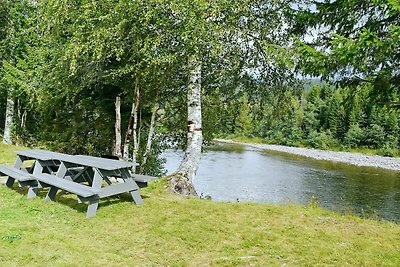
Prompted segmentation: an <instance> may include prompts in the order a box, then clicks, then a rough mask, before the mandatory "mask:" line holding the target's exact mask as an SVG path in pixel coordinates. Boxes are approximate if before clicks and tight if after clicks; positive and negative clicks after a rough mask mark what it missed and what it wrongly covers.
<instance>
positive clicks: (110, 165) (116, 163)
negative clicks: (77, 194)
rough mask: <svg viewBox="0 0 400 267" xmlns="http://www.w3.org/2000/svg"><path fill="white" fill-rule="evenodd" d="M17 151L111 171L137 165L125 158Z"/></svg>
mask: <svg viewBox="0 0 400 267" xmlns="http://www.w3.org/2000/svg"><path fill="white" fill-rule="evenodd" d="M15 153H16V154H17V155H19V156H24V157H28V158H32V159H38V160H58V161H62V162H66V163H72V164H76V165H81V166H86V167H94V168H98V169H102V170H109V171H111V170H117V169H125V168H132V167H133V166H135V164H134V163H132V162H128V161H124V160H114V159H106V158H99V157H93V156H84V155H69V154H64V153H58V152H52V151H47V150H41V149H32V150H21V151H16V152H15Z"/></svg>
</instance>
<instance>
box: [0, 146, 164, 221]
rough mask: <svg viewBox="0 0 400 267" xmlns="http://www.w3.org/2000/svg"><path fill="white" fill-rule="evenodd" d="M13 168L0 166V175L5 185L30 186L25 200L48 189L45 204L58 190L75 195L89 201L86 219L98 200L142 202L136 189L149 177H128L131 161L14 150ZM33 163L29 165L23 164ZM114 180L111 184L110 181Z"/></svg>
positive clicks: (148, 179) (94, 210)
mask: <svg viewBox="0 0 400 267" xmlns="http://www.w3.org/2000/svg"><path fill="white" fill-rule="evenodd" d="M16 154H17V159H16V161H15V164H14V166H0V175H1V174H3V175H5V176H8V179H7V182H6V186H7V187H12V186H13V184H14V182H15V181H16V180H17V181H18V182H19V184H20V185H21V186H29V189H28V198H33V197H35V196H36V195H37V193H38V191H39V190H41V189H42V188H46V187H50V189H49V191H48V193H47V195H46V198H45V201H50V200H55V196H56V193H57V191H58V190H64V191H67V192H69V193H72V194H75V195H77V197H78V201H79V202H80V203H82V202H89V205H88V208H87V213H86V215H87V217H92V216H95V215H96V211H97V207H98V204H99V200H100V199H101V198H105V197H110V196H114V195H118V194H121V193H125V192H127V193H130V195H131V196H132V198H133V201H134V202H135V203H136V204H137V205H142V204H143V200H142V197H141V196H140V194H139V188H140V187H144V186H146V185H147V183H148V182H149V181H151V180H154V179H156V178H155V177H152V176H147V175H137V174H131V172H130V171H131V169H132V167H134V166H135V164H134V163H132V162H127V161H122V160H114V159H106V158H99V157H92V156H84V155H68V154H63V153H57V152H52V151H47V150H40V149H33V150H22V151H17V152H16ZM29 161H32V166H26V164H25V163H26V162H28V163H29ZM112 180H114V182H112Z"/></svg>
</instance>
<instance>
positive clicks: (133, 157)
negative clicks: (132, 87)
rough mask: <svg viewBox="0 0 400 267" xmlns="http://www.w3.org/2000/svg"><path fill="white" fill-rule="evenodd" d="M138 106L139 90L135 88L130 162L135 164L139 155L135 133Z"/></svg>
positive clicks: (136, 134) (137, 139)
mask: <svg viewBox="0 0 400 267" xmlns="http://www.w3.org/2000/svg"><path fill="white" fill-rule="evenodd" d="M139 105H140V90H139V87H138V86H136V103H135V109H134V113H133V126H132V134H133V153H132V162H134V163H136V162H137V155H138V153H139V138H138V132H137V127H138V111H139ZM133 170H134V171H136V168H135V167H134V168H133Z"/></svg>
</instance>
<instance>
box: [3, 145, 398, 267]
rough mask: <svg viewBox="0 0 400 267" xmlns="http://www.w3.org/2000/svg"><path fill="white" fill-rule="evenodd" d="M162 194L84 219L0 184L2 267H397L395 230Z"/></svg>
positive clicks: (293, 210) (158, 190)
mask: <svg viewBox="0 0 400 267" xmlns="http://www.w3.org/2000/svg"><path fill="white" fill-rule="evenodd" d="M2 148H3V147H2ZM14 149H15V148H7V151H11V150H14ZM8 153H9V152H4V151H3V150H1V151H0V155H1V157H3V156H5V157H6V158H8V159H9V160H4V161H8V162H7V163H11V162H12V160H13V156H6V155H5V154H8ZM165 186H166V184H165V182H163V181H158V182H155V183H153V184H151V185H150V186H149V187H148V188H146V189H145V190H142V196H143V197H144V203H145V204H144V205H143V206H136V205H133V204H132V202H131V199H130V197H129V196H128V195H123V196H122V197H121V198H113V199H106V200H103V201H101V203H100V208H99V210H98V212H97V216H96V217H93V218H90V219H86V218H85V209H86V205H84V204H77V202H76V198H74V197H73V196H71V195H66V194H59V195H58V196H57V199H56V202H52V203H44V201H43V196H44V194H45V192H42V193H41V195H39V197H38V198H35V199H32V200H28V199H26V188H18V187H15V188H14V189H13V190H11V189H8V188H5V187H3V186H1V187H0V226H1V227H0V266H87V265H101V266H344V265H349V266H400V253H399V251H400V225H398V224H395V223H390V222H384V221H377V220H367V219H361V218H358V217H354V216H350V215H346V216H345V215H339V214H335V213H333V212H330V211H326V210H323V209H321V208H319V207H315V205H310V206H309V207H305V206H295V205H289V206H276V205H264V204H262V205H261V204H252V203H216V202H211V201H208V200H200V199H191V198H189V199H186V198H180V197H178V196H176V195H173V194H171V193H169V192H168V191H166V190H165Z"/></svg>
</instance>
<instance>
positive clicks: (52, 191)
mask: <svg viewBox="0 0 400 267" xmlns="http://www.w3.org/2000/svg"><path fill="white" fill-rule="evenodd" d="M66 173H67V167H66V166H65V164H64V163H61V165H60V167H59V168H58V171H57V174H56V176H57V177H60V178H63V177H64V176H65V174H66ZM57 191H58V188H57V187H55V186H52V187H50V190H49V192H48V193H47V195H46V198H45V199H44V201H45V202H48V201H50V200H52V201H54V200H55V199H56V194H57Z"/></svg>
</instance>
